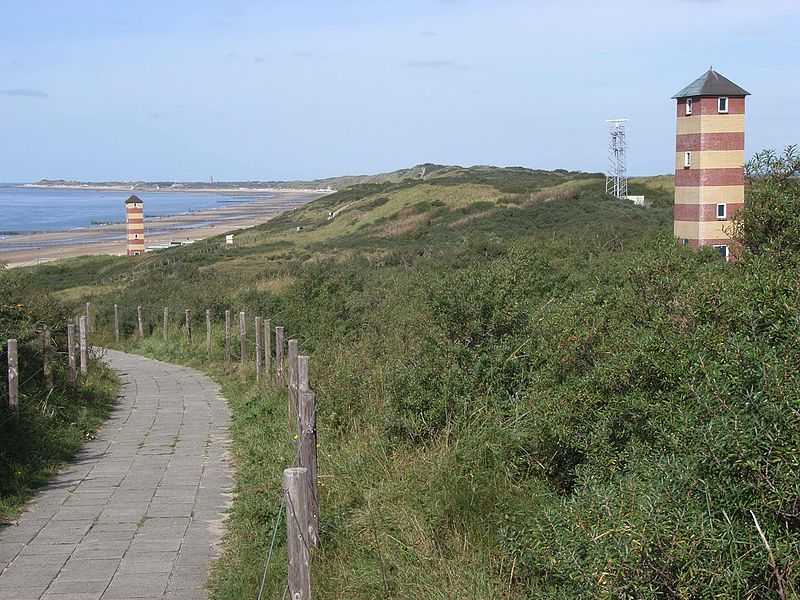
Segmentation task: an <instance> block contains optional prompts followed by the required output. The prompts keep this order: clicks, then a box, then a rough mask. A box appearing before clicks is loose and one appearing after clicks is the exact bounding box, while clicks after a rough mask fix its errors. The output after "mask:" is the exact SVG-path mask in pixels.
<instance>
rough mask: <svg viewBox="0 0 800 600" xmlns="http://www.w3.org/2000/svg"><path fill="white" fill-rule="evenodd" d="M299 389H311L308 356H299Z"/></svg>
mask: <svg viewBox="0 0 800 600" xmlns="http://www.w3.org/2000/svg"><path fill="white" fill-rule="evenodd" d="M297 389H298V390H300V391H301V392H302V391H303V390H308V389H311V388H309V387H308V357H307V356H298V357H297Z"/></svg>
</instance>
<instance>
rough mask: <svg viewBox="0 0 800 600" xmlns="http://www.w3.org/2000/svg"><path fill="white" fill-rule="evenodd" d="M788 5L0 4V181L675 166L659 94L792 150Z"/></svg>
mask: <svg viewBox="0 0 800 600" xmlns="http://www.w3.org/2000/svg"><path fill="white" fill-rule="evenodd" d="M798 32H800V1H798V0H761V1H760V2H757V3H754V2H752V1H751V0H662V1H652V0H602V1H601V0H558V1H550V0H548V1H544V0H528V1H521V0H492V1H489V0H403V1H400V0H371V1H366V0H364V1H356V0H341V1H336V0H325V1H323V0H262V1H260V2H255V1H253V2H248V1H222V0H216V1H211V0H191V1H184V0H170V1H168V2H164V1H161V0H159V1H154V0H137V1H136V2H122V1H121V0H70V1H69V2H64V1H63V0H31V1H23V0H0V181H7V182H11V181H14V182H22V181H36V180H38V179H41V178H49V179H56V178H60V179H73V180H81V181H110V180H131V181H135V180H146V181H157V180H183V181H208V180H209V178H210V177H213V178H214V180H216V181H222V180H235V181H242V180H264V181H266V180H278V179H282V180H283V179H309V178H316V177H329V176H336V175H344V174H366V173H377V172H383V171H391V170H394V169H399V168H404V167H410V166H413V165H415V164H419V163H425V162H433V163H440V164H458V165H463V166H468V165H474V164H490V165H498V166H524V167H530V168H541V169H557V168H563V169H569V170H581V171H604V170H605V169H606V168H607V158H606V156H607V140H608V124H607V123H606V119H613V118H629V119H630V122H629V123H628V141H629V150H628V171H629V173H630V174H632V175H650V174H660V173H668V172H671V171H672V169H673V168H674V148H675V141H674V136H675V108H674V102H675V101H674V100H671V99H670V97H671V96H672V95H673V94H674V93H676V92H677V91H678V90H680V89H681V88H682V87H684V86H685V85H686V84H688V83H690V82H691V81H693V80H694V79H696V78H697V77H699V76H700V75H701V74H703V73H704V72H705V71H706V70H707V69H708V68H709V66H710V65H713V66H714V68H715V70H716V71H718V72H719V73H721V74H723V75H725V76H726V77H728V78H729V79H731V80H732V81H734V82H735V83H737V84H739V85H740V86H742V87H744V88H745V89H747V90H748V91H749V92H751V93H752V96H750V97H749V98H748V100H747V133H746V153H747V156H751V155H752V154H753V153H755V152H756V151H758V150H761V149H763V148H777V149H780V148H782V147H784V146H786V145H788V144H794V143H800V118H798V113H799V112H800V60H798V56H800V34H798Z"/></svg>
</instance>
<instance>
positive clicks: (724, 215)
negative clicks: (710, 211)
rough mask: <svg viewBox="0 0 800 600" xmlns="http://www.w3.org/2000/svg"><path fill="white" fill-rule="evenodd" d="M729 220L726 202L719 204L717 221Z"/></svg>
mask: <svg viewBox="0 0 800 600" xmlns="http://www.w3.org/2000/svg"><path fill="white" fill-rule="evenodd" d="M720 207H721V208H722V214H720V212H719V209H720ZM727 218H728V205H727V204H725V203H724V202H720V203H719V204H717V221H725V220H727Z"/></svg>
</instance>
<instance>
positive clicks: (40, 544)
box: [0, 351, 233, 600]
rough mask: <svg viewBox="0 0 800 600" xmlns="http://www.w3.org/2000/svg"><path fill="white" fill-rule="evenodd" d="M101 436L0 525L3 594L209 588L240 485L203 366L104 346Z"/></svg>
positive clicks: (190, 592) (121, 594) (200, 594)
mask: <svg viewBox="0 0 800 600" xmlns="http://www.w3.org/2000/svg"><path fill="white" fill-rule="evenodd" d="M107 360H108V363H109V364H110V365H111V367H113V368H114V369H115V370H117V371H118V372H119V373H120V375H121V378H122V383H123V387H122V398H120V400H119V402H118V404H117V406H116V408H115V409H114V411H113V413H112V415H111V418H110V419H109V420H108V421H107V422H106V424H105V425H104V426H103V428H102V430H101V431H100V433H99V434H98V435H97V438H96V439H95V440H93V441H91V442H90V443H89V444H87V445H86V447H85V449H84V450H83V451H82V452H81V453H80V454H79V455H78V457H77V459H76V460H75V462H74V463H73V464H72V465H71V466H69V467H68V468H66V469H65V470H64V471H62V472H60V473H59V474H58V475H56V476H55V477H54V478H53V479H52V481H51V482H50V483H49V484H48V485H47V486H45V487H44V488H43V489H42V490H41V491H40V492H39V493H38V494H37V495H36V498H35V500H34V501H33V502H32V504H31V506H30V508H29V510H28V511H27V512H25V513H24V514H23V515H22V516H21V517H20V519H19V522H18V524H17V525H11V526H9V527H7V528H6V529H5V530H3V531H2V532H0V598H2V599H3V600H15V599H26V600H27V599H29V598H51V599H57V598H60V599H62V600H67V599H71V600H72V599H75V600H77V599H84V598H85V599H97V598H180V599H182V600H183V599H191V598H205V597H206V594H205V592H204V591H203V590H202V589H201V587H200V586H202V585H203V584H204V583H205V581H206V579H207V575H208V566H209V564H210V563H211V561H212V560H213V559H214V557H215V556H216V554H217V551H218V544H219V537H220V534H221V530H222V519H223V518H224V516H225V512H226V509H227V505H228V501H229V495H230V490H231V489H232V486H233V479H232V471H231V469H230V467H229V465H228V464H227V462H226V460H225V443H226V439H227V433H226V431H227V426H228V418H229V415H228V408H227V405H226V403H225V400H224V399H223V398H222V397H221V396H220V395H219V388H218V386H217V385H216V384H215V383H214V382H212V381H211V380H210V379H208V378H207V377H205V376H204V375H202V374H201V373H199V372H197V371H195V370H193V369H188V368H185V367H178V366H175V365H170V364H167V363H162V362H158V361H154V360H149V359H146V358H141V357H138V356H133V355H130V354H123V353H121V352H112V351H109V352H108V354H107Z"/></svg>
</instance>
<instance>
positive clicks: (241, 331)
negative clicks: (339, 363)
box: [85, 302, 320, 599]
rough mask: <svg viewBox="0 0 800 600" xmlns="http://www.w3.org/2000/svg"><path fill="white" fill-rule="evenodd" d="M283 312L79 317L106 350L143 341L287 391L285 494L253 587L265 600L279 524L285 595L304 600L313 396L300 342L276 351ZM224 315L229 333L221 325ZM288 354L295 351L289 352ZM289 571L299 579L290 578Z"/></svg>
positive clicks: (114, 311) (314, 502) (314, 499)
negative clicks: (291, 479) (295, 484)
mask: <svg viewBox="0 0 800 600" xmlns="http://www.w3.org/2000/svg"><path fill="white" fill-rule="evenodd" d="M282 312H283V311H281V312H280V313H277V314H274V315H272V317H271V318H268V319H267V318H261V317H259V318H258V319H256V318H255V317H254V316H253V315H248V314H247V313H246V312H244V311H234V310H228V311H226V310H220V309H217V310H212V309H208V311H206V310H204V309H199V310H198V309H196V308H193V309H187V308H185V307H183V306H180V305H178V304H176V303H172V302H170V303H164V304H161V305H153V304H152V303H151V304H147V305H139V304H134V303H121V304H120V303H118V304H116V305H107V306H102V307H99V308H97V309H96V308H95V307H92V306H89V307H87V311H86V315H85V316H86V317H87V318H88V320H89V322H90V323H91V324H92V325H93V329H92V337H93V340H94V341H95V342H96V343H98V344H101V345H112V344H114V343H116V341H117V340H119V341H120V343H121V344H122V347H126V345H128V344H131V343H136V342H139V341H142V340H146V341H147V343H148V344H154V345H155V346H156V347H157V346H158V345H159V344H160V345H162V348H164V349H165V350H166V351H167V352H168V353H169V352H175V351H179V352H183V351H189V352H193V353H195V355H197V354H200V355H202V354H205V358H206V359H207V360H208V361H209V362H221V361H225V362H226V363H229V364H230V365H231V366H232V367H233V364H234V363H238V364H239V365H240V366H243V367H245V370H244V371H242V373H245V374H246V376H248V377H249V376H252V375H253V374H254V373H255V375H256V377H257V378H258V379H257V382H258V383H261V384H263V385H266V386H272V387H273V388H274V389H276V390H278V391H280V392H284V391H285V392H287V401H288V404H289V414H290V421H289V422H288V427H289V430H288V434H289V435H287V437H288V438H289V440H291V442H290V443H291V444H293V457H292V460H291V462H290V464H289V465H288V467H289V468H288V469H287V470H286V471H285V472H284V487H283V493H282V494H281V496H280V497H279V498H276V504H275V510H274V513H273V514H274V515H275V517H274V521H273V522H272V527H271V536H270V538H269V544H268V546H267V549H266V553H265V559H264V566H263V569H262V571H261V581H260V582H259V587H258V598H259V599H261V598H262V597H264V593H265V590H266V584H267V582H268V581H269V579H270V573H271V572H272V570H273V569H274V568H275V566H274V556H275V549H276V545H277V543H278V540H279V536H278V531H279V529H280V526H281V523H282V522H283V523H285V526H286V528H287V554H288V555H289V565H288V569H286V570H285V571H284V573H287V574H288V579H287V585H286V587H285V591H284V595H285V594H286V593H289V594H290V597H291V598H293V599H294V598H306V597H308V595H309V594H310V561H311V556H312V553H313V549H314V548H318V547H319V546H320V542H319V535H318V533H317V532H318V524H317V520H318V512H319V511H318V493H317V485H318V484H317V475H316V474H317V465H316V439H317V433H316V415H317V412H316V396H315V394H314V393H313V392H312V391H311V389H310V388H309V385H308V357H307V356H302V357H301V356H300V355H299V351H297V350H298V349H299V342H300V341H299V340H296V339H293V340H289V339H286V336H283V338H284V339H283V346H282V348H279V343H280V342H279V339H280V337H281V336H279V334H278V331H279V330H281V332H283V329H284V328H283V327H281V326H276V325H275V324H276V322H277V320H278V319H280V317H281V313H282ZM226 313H227V316H228V322H229V327H226V326H225V322H226ZM207 314H208V318H207ZM187 315H188V319H187ZM241 315H243V317H241ZM187 320H188V326H187ZM242 325H244V326H242ZM256 326H258V331H259V335H258V336H256V329H255V327H256ZM190 332H191V333H190ZM257 337H258V340H257V339H256V338H257ZM209 340H210V342H211V343H210V345H209ZM287 347H288V348H293V349H294V351H292V352H287ZM203 350H204V351H205V352H203ZM256 361H258V364H256ZM301 364H302V365H303V367H302V371H303V372H302V373H301ZM303 402H310V404H309V405H308V407H306V408H305V410H301V404H302V403H303ZM303 406H305V405H303ZM309 407H310V408H309ZM312 462H313V464H311V463H312ZM289 471H300V472H302V473H301V479H302V482H303V483H302V485H301V487H302V490H303V491H302V493H300V496H301V497H300V498H294V496H293V494H292V492H291V491H290V489H289V486H288V484H287V483H286V477H287V475H286V473H288V472H289ZM294 475H296V473H293V476H294ZM298 532H299V533H298ZM291 540H299V541H300V544H299V547H298V548H294V549H292V543H291ZM298 553H299V555H298ZM293 572H296V573H297V572H300V573H301V575H296V576H295V577H293V576H292V573H293ZM298 582H299V583H298ZM298 586H299V587H298Z"/></svg>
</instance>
